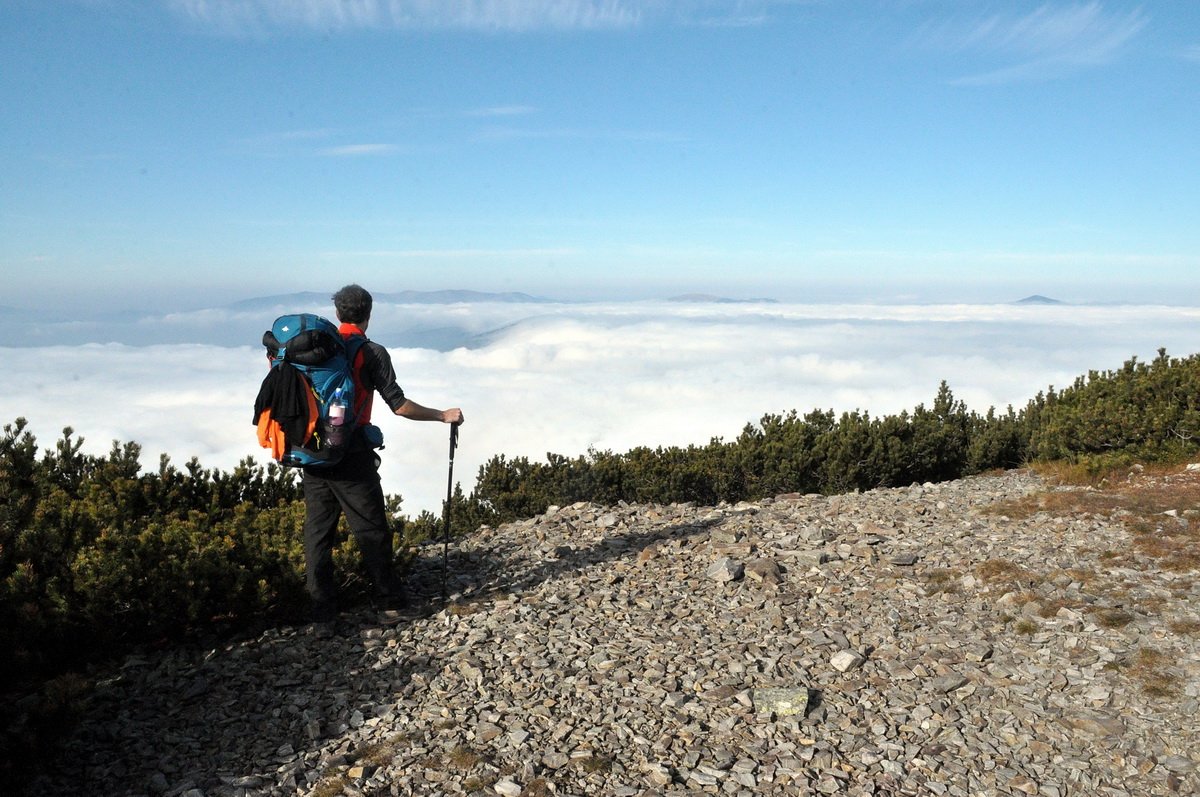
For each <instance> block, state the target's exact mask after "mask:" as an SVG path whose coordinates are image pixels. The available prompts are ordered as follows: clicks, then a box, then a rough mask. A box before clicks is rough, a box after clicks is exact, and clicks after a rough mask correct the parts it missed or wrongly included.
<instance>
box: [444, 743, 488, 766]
mask: <svg viewBox="0 0 1200 797" xmlns="http://www.w3.org/2000/svg"><path fill="white" fill-rule="evenodd" d="M486 760H487V756H485V755H484V754H483V753H480V752H478V751H477V750H472V749H471V748H469V747H466V746H462V745H460V746H459V747H455V748H454V749H453V750H451V751H450V754H449V755H448V756H447V757H446V763H448V764H449V765H450V766H452V767H454V768H455V769H459V770H462V771H464V772H465V771H467V770H471V769H474V768H475V767H477V766H479V765H480V764H481V763H483V762H484V761H486Z"/></svg>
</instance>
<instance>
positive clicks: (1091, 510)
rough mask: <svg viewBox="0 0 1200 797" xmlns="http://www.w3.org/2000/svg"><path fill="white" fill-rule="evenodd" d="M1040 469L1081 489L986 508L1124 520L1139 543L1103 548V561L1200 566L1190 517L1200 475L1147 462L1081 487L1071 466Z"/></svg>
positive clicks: (997, 576) (1175, 568)
mask: <svg viewBox="0 0 1200 797" xmlns="http://www.w3.org/2000/svg"><path fill="white" fill-rule="evenodd" d="M1038 470H1039V472H1040V473H1041V474H1042V475H1043V477H1045V478H1046V479H1047V480H1050V481H1056V482H1059V483H1061V484H1070V485H1074V486H1075V488H1074V489H1072V488H1067V489H1056V490H1050V491H1047V492H1042V493H1034V494H1032V495H1027V496H1024V497H1022V498H1019V499H1014V500H1011V501H1001V502H999V503H997V504H994V505H993V506H991V507H989V508H988V509H987V510H986V511H987V512H988V513H989V514H992V515H1003V516H1005V517H1009V518H1014V519H1028V518H1030V517H1033V516H1034V515H1037V514H1039V513H1045V514H1048V515H1052V516H1066V515H1098V516H1101V517H1106V518H1110V519H1113V520H1119V521H1120V522H1122V523H1123V524H1124V525H1125V527H1126V528H1127V529H1129V531H1130V532H1131V533H1132V534H1133V537H1134V539H1133V545H1132V547H1131V549H1130V550H1129V551H1104V552H1101V553H1100V558H1101V560H1102V561H1105V562H1107V563H1109V564H1119V565H1122V566H1126V567H1135V568H1136V567H1142V568H1145V567H1146V566H1147V565H1150V566H1153V567H1156V568H1159V569H1162V570H1168V571H1172V572H1188V571H1192V570H1200V522H1198V521H1197V519H1196V518H1194V517H1191V516H1190V515H1185V513H1187V512H1188V510H1200V473H1197V472H1193V471H1187V470H1181V469H1180V468H1179V467H1178V466H1165V465H1147V466H1144V467H1143V468H1141V469H1140V470H1136V469H1129V468H1124V469H1122V470H1120V471H1117V472H1113V473H1109V474H1107V475H1102V476H1101V477H1099V478H1092V477H1090V476H1089V477H1088V479H1086V480H1084V485H1085V486H1082V487H1080V486H1079V485H1080V478H1079V477H1080V474H1078V473H1075V472H1073V471H1072V470H1071V466H1069V465H1063V464H1053V465H1043V466H1039V468H1038ZM1167 512H1172V513H1173V514H1172V515H1167V514H1165V513H1167ZM981 575H983V574H981ZM1002 576H1003V574H1001V573H994V574H993V575H992V579H993V580H1001V578H1002ZM984 578H985V580H988V576H986V575H984Z"/></svg>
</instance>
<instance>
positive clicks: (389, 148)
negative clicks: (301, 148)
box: [320, 144, 396, 158]
mask: <svg viewBox="0 0 1200 797" xmlns="http://www.w3.org/2000/svg"><path fill="white" fill-rule="evenodd" d="M395 151H396V147H395V146H394V145H392V144H343V145H341V146H337V147H326V148H325V149H322V150H320V153H321V154H322V155H328V156H330V157H335V158H347V157H350V158H357V157H361V156H363V155H387V154H388V153H391V152H395Z"/></svg>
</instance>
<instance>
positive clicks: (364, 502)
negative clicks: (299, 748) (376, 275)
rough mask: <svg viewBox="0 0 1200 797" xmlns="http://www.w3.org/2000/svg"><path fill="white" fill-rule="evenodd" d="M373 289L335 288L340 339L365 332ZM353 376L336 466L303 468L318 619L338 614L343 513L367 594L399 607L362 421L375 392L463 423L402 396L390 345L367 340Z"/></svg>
mask: <svg viewBox="0 0 1200 797" xmlns="http://www.w3.org/2000/svg"><path fill="white" fill-rule="evenodd" d="M371 305H372V300H371V294H370V293H368V292H367V291H366V290H365V289H363V288H362V287H360V286H358V285H347V286H346V287H344V288H342V289H341V290H339V291H338V292H337V293H335V294H334V295H333V306H334V310H335V311H336V312H337V319H338V322H339V323H340V325H341V326H340V327H339V330H338V331H339V332H340V333H341V335H342V337H343V338H349V337H352V336H355V335H361V336H362V337H366V332H367V325H368V324H369V323H370V321H371ZM353 367H354V381H355V388H356V389H355V394H356V399H355V407H354V410H355V416H354V417H355V419H356V424H357V426H356V428H355V431H354V438H353V440H352V442H351V445H350V448H349V450H348V451H347V452H346V455H345V457H344V458H343V459H342V461H341V462H339V463H338V464H336V465H333V466H322V467H309V468H304V475H303V479H302V482H303V485H304V505H305V518H304V561H305V571H306V581H307V587H308V593H309V596H310V597H311V598H312V610H313V620H314V621H316V622H317V623H321V624H329V623H332V622H333V621H334V620H335V619H336V618H337V585H336V584H335V583H334V578H333V548H334V544H335V542H336V538H337V524H338V518H339V517H340V515H341V514H342V513H345V515H346V521H347V523H348V524H349V526H350V531H351V532H352V533H353V534H354V539H355V541H357V543H358V547H359V549H360V550H361V551H362V557H363V565H364V566H365V568H366V570H367V575H368V576H369V577H370V580H371V589H372V599H373V603H374V605H375V607H376V608H377V609H381V610H385V611H386V610H394V609H399V608H402V607H403V605H404V602H405V599H404V591H403V587H402V586H401V585H400V584H399V583H397V581H396V579H395V576H394V574H393V572H392V530H391V526H390V525H389V523H388V517H387V511H386V509H385V506H384V498H383V487H382V485H381V484H380V480H379V455H378V454H376V453H375V451H374V450H373V449H372V448H371V446H370V445H369V444H368V442H367V440H366V437H365V435H364V434H363V424H367V423H369V422H370V420H371V405H372V402H373V399H374V394H375V393H376V392H378V393H379V395H380V396H381V397H382V398H383V400H384V402H386V403H387V405H388V408H389V409H391V411H392V412H393V413H395V414H396V415H400V416H402V417H404V418H408V419H409V420H413V421H441V422H442V423H452V424H460V423H462V422H463V414H462V410H460V409H458V408H457V407H454V408H452V409H448V410H435V409H431V408H429V407H422V406H421V405H420V404H417V403H416V402H415V401H413V400H411V399H409V398H407V397H406V396H405V395H404V391H403V390H401V389H400V386H399V385H397V384H396V372H395V370H394V369H393V368H392V358H391V355H389V354H388V351H387V349H385V348H384V347H383V346H381V345H379V344H378V343H375V342H374V341H369V340H368V341H367V342H366V343H364V344H363V345H362V346H361V347H360V348H359V350H358V355H357V356H356V357H355V361H354V363H353Z"/></svg>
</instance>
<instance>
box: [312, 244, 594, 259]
mask: <svg viewBox="0 0 1200 797" xmlns="http://www.w3.org/2000/svg"><path fill="white" fill-rule="evenodd" d="M573 254H577V250H575V249H571V248H569V247H548V248H515V249H484V248H478V249H471V248H457V249H353V250H338V251H326V252H321V257H327V258H397V259H404V260H413V259H421V260H425V259H443V260H457V259H461V258H467V259H484V260H491V259H496V258H513V257H517V258H526V257H565V256H567V255H573Z"/></svg>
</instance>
